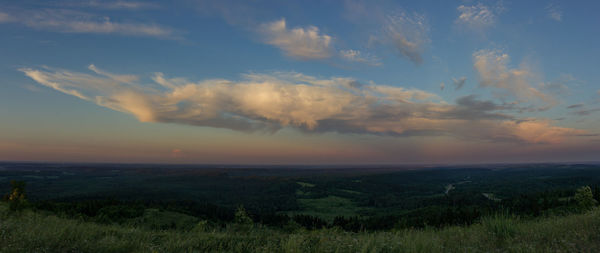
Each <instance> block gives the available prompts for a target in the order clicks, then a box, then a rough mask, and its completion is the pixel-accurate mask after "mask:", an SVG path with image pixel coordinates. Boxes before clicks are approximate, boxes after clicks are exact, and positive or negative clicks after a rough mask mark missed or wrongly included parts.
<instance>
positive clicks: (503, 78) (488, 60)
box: [473, 50, 556, 106]
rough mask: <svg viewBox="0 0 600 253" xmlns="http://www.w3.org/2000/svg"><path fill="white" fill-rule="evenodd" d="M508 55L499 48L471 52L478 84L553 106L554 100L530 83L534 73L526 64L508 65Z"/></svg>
mask: <svg viewBox="0 0 600 253" xmlns="http://www.w3.org/2000/svg"><path fill="white" fill-rule="evenodd" d="M509 62H510V57H509V56H508V54H506V53H503V52H501V51H499V50H479V51H476V52H475V53H473V65H474V67H475V70H476V71H477V74H478V75H479V79H480V84H481V85H482V86H484V87H494V88H497V89H499V90H502V91H505V92H506V94H507V95H511V96H514V97H516V98H517V99H519V100H520V101H521V102H525V101H532V100H534V101H541V102H543V103H544V104H545V105H546V106H553V105H555V104H556V100H555V99H554V98H553V97H552V96H550V95H548V94H546V93H543V92H541V91H540V90H538V89H537V88H535V87H534V86H533V85H532V82H533V80H534V79H535V77H536V75H535V74H534V73H533V72H532V71H531V70H530V68H528V67H527V66H526V65H521V67H520V68H510V67H509V65H508V64H509Z"/></svg>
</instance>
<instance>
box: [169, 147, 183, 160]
mask: <svg viewBox="0 0 600 253" xmlns="http://www.w3.org/2000/svg"><path fill="white" fill-rule="evenodd" d="M171 157H172V158H181V157H183V151H182V150H181V149H178V148H176V149H173V150H171Z"/></svg>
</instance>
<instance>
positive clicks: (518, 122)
mask: <svg viewBox="0 0 600 253" xmlns="http://www.w3.org/2000/svg"><path fill="white" fill-rule="evenodd" d="M92 66H93V65H92ZM90 69H91V70H93V71H94V72H95V73H91V74H85V73H78V72H70V71H66V70H57V69H49V68H48V69H41V70H38V69H30V68H25V69H21V71H23V72H24V73H25V75H27V76H29V77H31V78H32V79H33V80H35V81H36V82H38V83H40V84H42V85H44V86H48V87H51V88H53V89H55V90H58V91H61V92H63V93H66V94H69V95H73V96H76V97H79V98H81V99H84V100H87V101H90V102H94V103H96V104H98V105H100V106H104V107H107V108H111V109H113V110H116V111H120V112H124V113H128V114H132V115H134V116H136V117H137V118H138V119H139V120H140V121H142V122H168V123H180V124H188V125H195V126H203V127H218V128H228V129H232V130H237V131H244V132H253V131H267V132H273V131H277V130H278V129H280V128H282V127H292V128H296V129H299V130H301V131H305V132H330V131H333V132H340V133H361V134H365V133H367V134H383V135H392V136H416V135H417V136H438V135H448V136H454V137H456V138H468V139H480V140H487V141H512V142H515V141H516V142H524V143H554V142H559V141H561V140H562V139H563V138H565V137H567V136H573V135H579V134H583V133H585V132H584V131H581V130H576V129H571V128H563V127H556V126H552V125H551V122H550V121H548V120H543V119H533V118H526V119H517V118H515V117H513V116H511V115H509V114H506V113H505V112H510V111H512V110H513V108H512V105H504V104H496V103H494V102H491V101H485V100H479V99H477V98H476V97H474V96H467V97H462V98H459V99H458V100H457V101H456V104H454V105H452V104H447V103H445V102H443V101H441V100H440V98H439V97H438V96H437V95H435V94H432V93H429V92H426V91H422V90H418V89H406V88H402V87H395V86H388V85H378V84H375V83H372V82H369V83H367V84H363V83H360V82H358V81H356V80H354V79H352V78H342V77H335V78H330V79H319V78H316V77H312V76H307V75H304V74H301V73H295V72H291V73H287V72H284V73H272V74H247V75H244V79H243V80H240V81H232V80H223V79H216V80H204V81H200V82H190V81H187V80H186V79H184V78H165V76H164V74H162V73H156V74H155V75H154V76H153V78H152V79H153V80H154V81H155V82H156V84H158V85H160V86H161V87H162V88H160V89H157V88H151V86H147V85H141V84H136V83H130V81H133V80H137V79H136V78H123V77H132V76H133V75H116V74H111V73H108V72H106V71H98V69H97V68H96V67H90ZM503 112H504V113H503Z"/></svg>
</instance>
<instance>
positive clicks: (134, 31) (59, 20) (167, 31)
mask: <svg viewBox="0 0 600 253" xmlns="http://www.w3.org/2000/svg"><path fill="white" fill-rule="evenodd" d="M5 14H6V13H5ZM6 15H8V16H6V17H4V18H2V13H0V22H5V23H6V22H14V23H19V24H22V25H25V26H28V27H31V28H34V29H38V30H47V31H54V32H63V33H95V34H119V35H124V36H145V37H156V38H162V39H181V35H179V34H178V32H176V31H175V30H174V29H172V28H169V27H165V26H161V25H156V24H146V23H128V22H118V21H112V20H111V19H110V18H109V17H107V16H99V15H95V14H90V13H87V12H81V11H75V10H70V9H43V10H27V11H16V13H14V14H10V15H9V14H6ZM2 19H4V21H2Z"/></svg>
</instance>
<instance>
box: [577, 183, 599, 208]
mask: <svg viewBox="0 0 600 253" xmlns="http://www.w3.org/2000/svg"><path fill="white" fill-rule="evenodd" d="M574 198H575V202H576V203H577V207H578V208H579V209H580V210H582V211H588V210H590V209H592V208H593V207H594V206H595V205H596V203H597V201H596V200H595V199H594V194H593V193H592V188H590V187H589V186H583V187H581V188H579V189H577V191H576V192H575V197H574Z"/></svg>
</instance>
